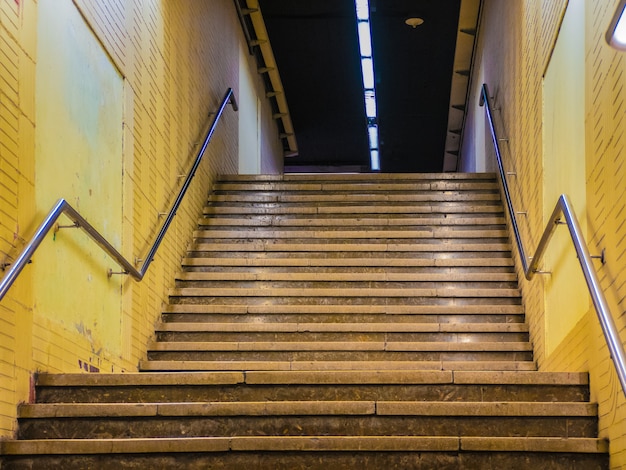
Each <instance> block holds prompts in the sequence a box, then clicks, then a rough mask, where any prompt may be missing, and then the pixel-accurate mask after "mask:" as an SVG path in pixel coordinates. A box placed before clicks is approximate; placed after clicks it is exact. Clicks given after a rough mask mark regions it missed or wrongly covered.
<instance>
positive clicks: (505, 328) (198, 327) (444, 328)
mask: <svg viewBox="0 0 626 470" xmlns="http://www.w3.org/2000/svg"><path fill="white" fill-rule="evenodd" d="M156 331H162V332H165V331H167V332H385V333H387V332H394V333H398V332H402V333H414V332H441V333H467V332H488V333H492V332H507V333H518V332H521V333H525V332H528V325H526V324H525V323H450V324H448V323H284V322H280V323H199V322H195V323H192V322H188V323H185V322H171V323H161V324H160V325H159V326H158V327H157V329H156Z"/></svg>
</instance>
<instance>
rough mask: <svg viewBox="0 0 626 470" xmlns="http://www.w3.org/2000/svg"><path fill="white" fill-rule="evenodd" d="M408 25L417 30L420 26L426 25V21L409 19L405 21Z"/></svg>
mask: <svg viewBox="0 0 626 470" xmlns="http://www.w3.org/2000/svg"><path fill="white" fill-rule="evenodd" d="M404 22H405V23H406V24H408V25H409V26H411V27H412V28H417V27H418V26H420V25H422V24H424V19H423V18H417V17H415V18H407V19H406V20H405V21H404Z"/></svg>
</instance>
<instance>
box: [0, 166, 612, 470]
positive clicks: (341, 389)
mask: <svg viewBox="0 0 626 470" xmlns="http://www.w3.org/2000/svg"><path fill="white" fill-rule="evenodd" d="M502 211H503V208H502V204H501V201H500V198H499V191H498V186H497V183H496V180H495V177H494V176H493V175H491V174H488V175H487V174H444V175H442V174H437V175H408V174H406V175H386V174H377V175H325V176H319V175H309V176H307V175H297V176H296V175H292V176H287V175H285V176H257V177H245V176H232V177H226V178H224V179H223V181H221V182H220V183H219V184H217V185H216V187H215V188H214V192H213V194H212V195H211V198H210V201H209V204H208V205H207V207H206V208H205V210H204V214H203V217H202V219H201V220H200V223H199V227H198V229H197V231H196V232H195V233H194V240H195V241H194V243H193V245H192V246H190V247H189V251H188V256H187V257H186V258H185V259H184V260H183V263H182V264H183V266H182V270H181V272H180V274H179V275H178V277H177V279H176V285H175V287H174V288H173V289H172V290H171V293H170V301H169V304H168V305H166V306H165V307H164V311H163V315H162V323H161V324H160V325H159V327H158V328H157V331H156V340H155V341H154V342H153V343H152V344H150V345H149V347H148V353H147V360H146V361H144V362H142V363H141V364H140V369H141V370H142V372H140V373H131V374H117V375H114V374H109V375H107V374H93V375H89V374H59V375H53V374H41V375H39V377H38V379H37V388H36V403H35V404H28V405H23V406H21V407H20V410H19V433H18V440H15V441H4V442H1V443H0V452H1V454H2V457H3V459H2V465H1V467H2V468H3V469H5V468H6V469H14V468H15V469H22V468H61V467H63V468H94V469H109V468H111V469H120V468H150V467H152V468H170V467H172V468H173V467H177V468H202V469H205V468H216V469H217V468H224V469H237V468H246V469H257V468H268V469H280V468H284V469H292V468H311V469H322V468H323V469H329V468H332V469H343V468H345V469H348V468H350V469H351V468H367V469H379V468H386V469H392V468H393V469H396V468H397V469H408V468H422V469H448V468H449V469H503V468H510V469H525V468H533V469H542V470H543V469H568V470H569V469H585V470H589V469H606V468H608V453H607V452H608V444H607V443H606V442H605V441H603V440H599V439H597V410H596V406H595V405H594V404H591V403H589V391H588V384H587V376H586V375H585V374H578V373H546V372H537V371H536V370H535V369H536V368H535V364H534V362H533V353H532V345H531V344H530V343H529V339H528V327H527V325H526V324H525V323H524V312H523V308H522V302H521V297H520V291H519V289H518V287H517V280H516V276H515V271H514V268H513V262H512V258H511V246H510V243H509V239H508V235H507V230H506V227H505V221H504V218H503V212H502Z"/></svg>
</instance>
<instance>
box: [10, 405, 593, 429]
mask: <svg viewBox="0 0 626 470" xmlns="http://www.w3.org/2000/svg"><path fill="white" fill-rule="evenodd" d="M245 415H247V416H316V415H322V416H334V415H345V416H351V415H375V416H399V415H400V416H402V415H403V416H438V417H448V416H464V417H475V416H516V417H518V416H519V417H539V416H542V417H569V416H571V417H597V405H596V404H592V403H580V402H572V403H570V402H559V403H554V402H503V401H500V402H498V401H494V402H450V401H441V402H437V401H433V402H427V403H425V402H422V401H384V400H381V401H376V400H359V401H340V400H336V401H317V400H316V401H289V400H286V401H260V402H207V403H198V402H193V403H71V404H68V403H45V404H30V405H29V404H23V405H20V407H19V409H18V418H19V419H44V418H78V417H80V418H98V417H130V416H133V417H139V416H143V417H158V416H170V417H174V416H179V417H185V416H203V417H209V416H245ZM477 431H480V430H477Z"/></svg>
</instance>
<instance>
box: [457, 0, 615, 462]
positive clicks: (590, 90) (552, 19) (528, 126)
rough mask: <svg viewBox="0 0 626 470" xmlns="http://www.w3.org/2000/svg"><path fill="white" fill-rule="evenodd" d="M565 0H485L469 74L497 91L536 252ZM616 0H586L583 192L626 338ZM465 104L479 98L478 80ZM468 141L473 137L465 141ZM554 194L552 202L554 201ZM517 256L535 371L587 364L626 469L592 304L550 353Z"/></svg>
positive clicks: (604, 431) (534, 295)
mask: <svg viewBox="0 0 626 470" xmlns="http://www.w3.org/2000/svg"><path fill="white" fill-rule="evenodd" d="M567 3H568V2H567V1H566V0H541V1H539V0H519V1H517V0H516V1H503V0H486V1H485V3H484V10H483V16H482V20H481V28H480V33H479V36H478V46H477V52H476V59H475V64H476V65H475V70H474V76H475V77H479V76H481V74H482V76H483V77H484V81H485V82H486V83H488V85H489V87H490V89H491V94H492V95H493V97H494V103H495V107H496V108H498V111H497V112H496V119H497V125H498V128H499V131H500V133H501V135H504V136H506V137H507V138H508V139H509V141H508V142H507V143H504V145H503V154H504V159H505V167H506V169H507V170H508V171H515V172H517V176H513V177H510V178H509V185H510V187H511V190H512V193H513V200H514V204H515V207H516V209H517V210H520V211H527V212H528V216H527V217H519V218H518V223H519V226H520V230H521V232H522V238H523V239H524V243H525V245H526V247H527V250H528V251H529V252H528V253H527V255H532V254H533V252H534V250H535V248H536V245H537V242H538V241H539V238H540V237H541V234H542V232H543V229H544V227H543V222H542V220H543V217H544V214H543V213H542V211H543V200H542V198H543V194H542V187H543V170H542V159H543V155H542V79H543V75H544V73H545V70H546V67H547V65H548V63H549V60H550V54H551V52H552V49H553V47H554V44H555V41H556V38H557V35H558V32H559V26H560V23H561V21H562V18H563V15H564V13H565V9H566V7H567ZM616 4H617V2H614V1H611V0H594V1H593V2H591V1H586V2H585V8H586V12H585V16H586V31H585V33H586V50H585V56H586V59H585V68H586V85H585V87H586V97H585V101H586V122H585V128H586V129H585V138H586V149H585V152H586V160H587V163H586V187H585V188H581V191H586V197H587V207H586V208H576V209H577V212H578V213H579V214H584V215H586V217H587V224H588V233H587V234H586V235H587V240H588V244H589V248H590V251H591V252H592V253H599V252H600V251H601V249H602V248H606V250H607V264H606V265H605V266H601V265H600V264H597V265H596V266H597V267H598V274H599V277H600V280H601V284H602V287H603V289H604V291H605V293H606V295H607V300H608V302H609V304H610V307H611V309H612V311H613V314H614V319H615V322H616V324H617V327H618V329H619V330H620V333H621V339H622V342H626V315H625V314H624V312H625V310H626V202H625V201H626V194H625V193H626V185H625V179H624V178H625V176H626V163H624V162H625V161H626V118H625V117H624V115H625V113H626V103H625V100H626V79H625V78H624V77H626V54H624V53H623V52H617V51H615V50H613V49H611V48H610V47H608V46H607V44H606V43H605V41H604V33H605V31H606V28H607V27H608V25H609V22H610V20H611V17H612V15H613V12H614V9H615V7H616ZM474 80H475V82H474V83H473V86H472V96H471V101H470V103H471V107H470V113H476V116H477V117H476V119H479V118H481V119H482V116H483V115H484V110H483V109H482V108H479V107H478V105H477V100H478V90H479V87H480V86H481V85H482V83H477V82H476V81H477V79H474ZM468 145H469V144H468ZM554 203H556V201H554ZM519 266H520V265H519V263H518V272H519V274H520V279H521V281H520V282H521V286H522V289H523V293H524V303H525V307H526V315H527V322H528V323H529V326H530V331H531V340H532V342H533V344H534V348H535V358H536V361H537V363H538V366H539V369H540V370H553V371H557V370H561V371H563V370H565V371H588V372H589V374H590V381H591V386H590V388H591V396H592V401H596V402H597V403H598V404H599V417H600V420H599V432H600V436H601V437H604V438H608V439H610V443H611V444H610V449H611V468H615V469H617V468H626V400H625V399H624V394H623V393H622V392H621V390H620V388H619V384H618V382H617V377H616V374H615V372H614V368H613V365H612V362H611V360H610V358H609V354H608V351H607V348H606V345H605V342H604V339H603V336H602V332H601V329H600V326H599V323H598V320H597V317H596V313H595V310H593V309H592V310H591V311H589V312H587V314H586V315H585V317H584V318H583V319H582V320H581V321H580V322H579V323H578V324H577V325H576V326H575V327H574V328H573V329H572V331H571V332H570V333H569V335H568V336H567V337H566V338H565V340H564V341H563V342H562V343H561V344H560V346H559V347H558V348H557V349H556V350H555V351H554V352H552V353H551V354H549V355H548V354H547V353H546V350H545V326H544V325H545V317H544V297H543V292H544V285H543V283H544V280H543V278H542V277H541V276H535V278H534V279H533V280H532V281H531V282H528V281H526V280H525V279H524V276H523V274H522V272H521V268H520V267H519Z"/></svg>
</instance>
